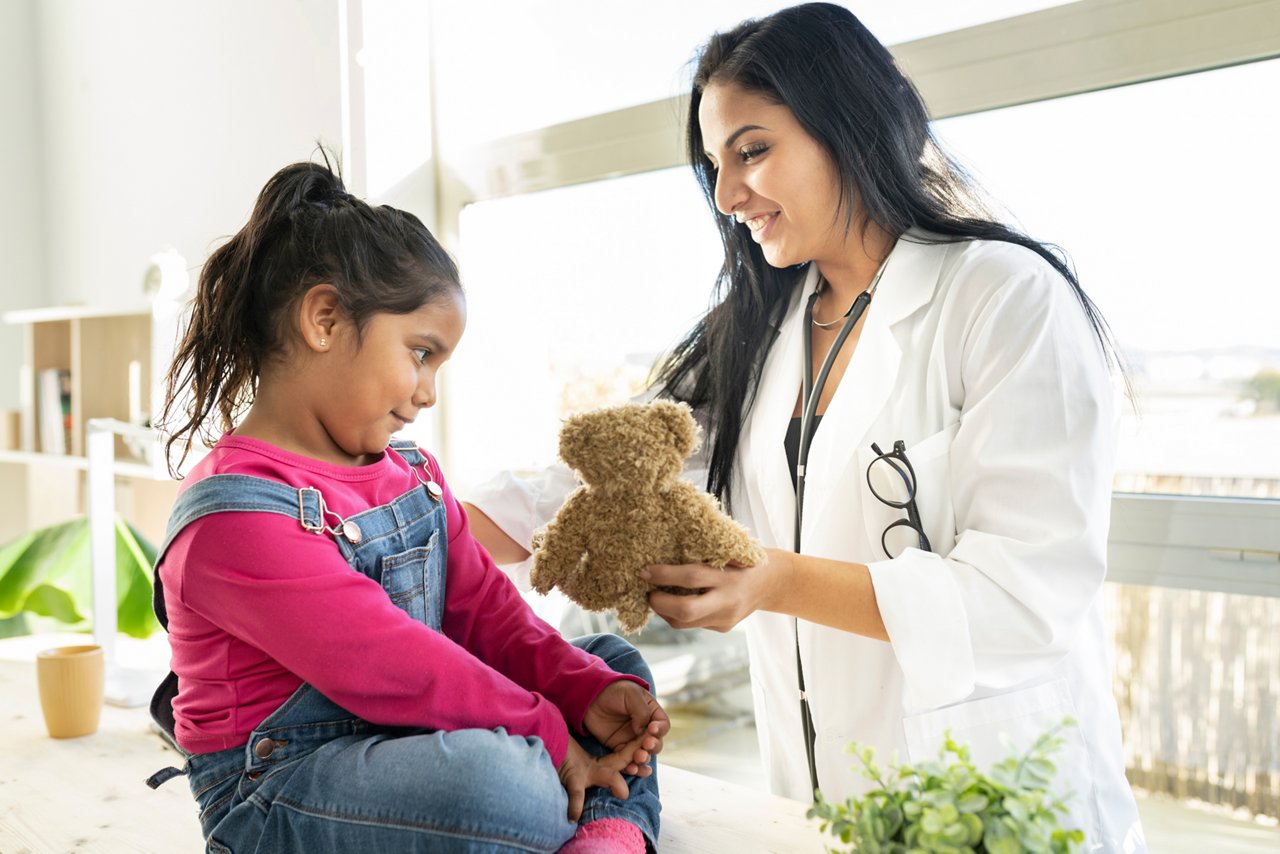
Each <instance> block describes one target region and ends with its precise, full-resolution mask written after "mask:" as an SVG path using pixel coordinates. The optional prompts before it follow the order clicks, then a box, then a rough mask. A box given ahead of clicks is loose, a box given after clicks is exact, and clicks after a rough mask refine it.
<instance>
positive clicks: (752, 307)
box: [655, 3, 1115, 504]
mask: <svg viewBox="0 0 1280 854" xmlns="http://www.w3.org/2000/svg"><path fill="white" fill-rule="evenodd" d="M712 83H719V84H732V85H735V86H738V87H740V88H742V89H746V90H748V91H751V92H753V93H755V94H757V95H760V96H763V97H765V98H767V99H769V100H771V101H773V102H775V103H778V104H781V105H784V106H786V107H787V108H788V109H789V110H791V112H792V113H793V114H794V115H795V117H796V119H797V120H798V121H799V123H800V124H801V126H803V128H804V129H805V131H806V132H807V133H808V134H809V135H810V136H811V137H813V138H814V139H815V140H817V141H818V143H819V144H821V145H822V147H823V148H824V149H825V150H826V152H827V154H828V155H829V156H830V157H831V159H832V161H833V162H834V164H835V167H836V170H837V172H838V174H839V176H840V201H841V204H842V209H843V211H844V214H845V230H846V233H847V232H848V231H849V230H851V229H852V228H853V226H854V225H855V223H854V221H853V215H854V204H853V201H854V200H855V199H856V200H858V201H860V202H861V205H862V211H863V212H864V214H865V216H866V220H865V221H864V222H863V223H862V224H861V227H862V230H863V233H864V234H865V233H866V230H867V228H869V227H870V225H871V224H875V225H876V226H878V227H880V228H881V229H883V230H884V231H885V232H887V233H889V234H890V235H893V236H898V235H901V234H903V233H904V232H906V231H907V230H908V229H912V228H916V229H921V230H923V231H926V232H930V233H931V234H932V235H934V236H932V237H929V236H922V237H921V238H920V239H921V240H923V241H928V242H941V243H954V242H959V241H966V240H1001V241H1005V242H1008V243H1016V244H1018V245H1020V246H1025V247H1026V248H1028V249H1030V250H1032V251H1034V252H1035V253H1036V254H1038V255H1040V256H1041V257H1042V258H1044V259H1045V260H1046V261H1047V262H1048V263H1049V264H1051V265H1052V266H1053V268H1054V269H1055V270H1057V271H1058V272H1059V273H1060V274H1062V277H1063V278H1064V279H1065V280H1066V282H1067V284H1069V285H1070V287H1071V288H1072V289H1073V290H1074V291H1075V294H1076V297H1077V298H1078V299H1079V301H1080V304H1081V306H1083V308H1084V311H1085V314H1086V315H1087V316H1088V319H1089V322H1090V323H1091V324H1092V326H1093V329H1094V331H1095V333H1096V334H1097V336H1098V340H1099V342H1100V343H1101V344H1102V347H1103V350H1104V352H1105V353H1106V354H1107V358H1108V360H1109V361H1110V360H1111V359H1112V358H1113V356H1114V352H1115V351H1114V347H1113V346H1112V345H1111V335H1110V331H1109V330H1108V328H1107V326H1106V322H1105V321H1104V320H1103V318H1102V315H1101V314H1100V313H1099V311H1098V309H1097V308H1096V307H1095V306H1094V304H1093V302H1092V301H1091V300H1090V299H1089V298H1088V297H1087V296H1086V295H1085V293H1084V291H1083V290H1082V289H1081V288H1080V284H1079V282H1078V281H1077V279H1076V276H1075V273H1074V272H1073V271H1072V269H1071V267H1070V266H1069V265H1068V263H1067V262H1066V261H1065V260H1064V258H1063V257H1061V256H1060V254H1059V250H1057V249H1056V247H1048V246H1046V245H1044V244H1042V243H1040V242H1038V241H1036V240H1033V239H1031V238H1030V237H1028V236H1027V235H1025V234H1022V233H1021V232H1019V231H1017V230H1015V229H1013V228H1011V227H1009V226H1008V225H1005V224H1003V223H1001V222H999V221H998V220H997V219H996V217H995V216H994V215H993V214H992V213H991V212H990V210H989V209H988V207H987V206H986V205H985V204H984V203H983V201H982V198H981V196H980V194H979V192H978V190H977V189H976V188H975V187H974V185H973V183H972V181H971V179H970V178H969V176H968V175H967V173H966V172H965V171H964V169H963V168H962V167H961V166H960V165H959V164H958V163H957V162H956V161H955V160H953V159H952V157H951V156H950V155H949V154H947V153H946V152H945V151H944V150H943V149H942V147H941V146H940V145H939V143H938V141H937V140H936V139H935V137H934V136H933V132H932V130H931V129H930V126H929V115H928V112H927V111H926V110H925V106H924V102H923V100H922V99H921V98H920V94H919V93H918V92H917V91H916V89H915V87H914V86H913V85H912V84H911V81H909V80H908V79H907V78H906V77H905V76H904V75H903V74H902V72H901V71H900V70H899V69H898V66H897V65H896V63H895V62H894V59H893V55H892V54H890V53H889V51H888V49H887V48H885V46H884V45H882V44H881V43H880V42H879V41H877V40H876V38H875V37H874V36H873V35H871V33H870V32H868V31H867V29H866V28H865V27H864V26H863V25H862V24H861V23H860V22H859V21H858V19H857V18H856V17H854V15H853V14H852V13H851V12H849V11H848V10H847V9H844V8H841V7H840V6H835V5H832V4H830V3H806V4H804V5H800V6H794V7H792V8H789V9H784V10H782V11H780V12H777V13H775V14H773V15H769V16H768V17H765V18H760V19H758V20H747V21H744V22H742V23H741V24H739V25H738V26H737V27H735V28H734V29H732V30H730V31H728V32H725V33H716V34H715V35H713V36H712V37H711V38H710V40H709V41H708V42H707V43H706V44H705V45H704V46H703V47H702V49H701V51H700V53H699V55H698V58H697V66H696V69H695V71H694V77H693V86H692V93H691V96H690V99H689V124H688V135H687V144H688V153H689V162H690V163H691V164H692V166H693V172H694V175H695V176H696V177H697V179H698V183H699V184H701V186H702V190H703V194H704V195H705V196H706V199H707V202H708V204H710V206H711V210H712V213H713V214H714V215H715V218H716V224H717V227H718V228H719V230H720V237H721V240H722V242H723V243H724V265H723V266H722V267H721V269H720V274H719V276H718V278H717V281H716V288H715V294H714V301H715V303H716V304H715V306H714V308H712V309H711V311H710V312H708V313H707V315H706V316H705V317H704V318H703V319H702V320H701V321H699V322H698V324H697V325H696V326H694V328H693V329H692V330H691V331H690V332H689V333H688V334H687V335H686V337H685V338H684V339H683V340H682V341H681V342H680V343H679V344H677V345H676V347H675V348H674V350H673V351H672V352H671V354H670V355H669V356H668V357H667V359H666V360H665V361H664V362H663V364H662V365H661V366H660V367H659V369H658V372H657V376H656V379H655V384H656V385H658V386H659V388H660V389H661V391H662V393H664V394H666V395H669V396H671V397H674V398H676V399H677V400H683V401H686V402H688V403H689V404H691V405H692V406H694V407H702V408H704V409H705V410H706V411H707V417H708V419H709V425H708V431H709V433H710V436H711V439H710V441H711V449H710V461H709V471H708V475H707V489H708V490H709V491H711V492H712V493H714V494H716V495H718V496H719V497H720V498H721V499H722V500H723V501H724V502H725V503H726V504H728V503H729V501H730V495H729V491H730V486H731V479H732V473H733V463H734V459H735V456H736V454H737V449H738V442H739V440H740V438H741V434H742V427H743V423H744V422H745V420H746V416H747V413H748V412H749V411H750V408H751V406H752V403H753V402H754V398H755V392H756V386H757V383H758V382H759V379H760V371H761V368H762V366H763V363H764V360H765V356H766V354H767V353H768V351H769V347H770V346H771V344H772V340H773V335H772V332H773V328H772V327H773V325H775V324H776V323H777V322H779V321H780V319H781V316H782V313H783V312H784V310H785V307H786V305H787V302H788V298H789V296H790V294H791V292H792V288H793V286H794V285H795V284H796V283H797V282H799V281H800V279H801V278H802V277H803V276H804V275H805V270H804V269H803V268H797V267H790V268H786V269H777V268H774V267H770V266H769V264H768V263H767V262H766V261H765V259H764V255H763V254H762V252H761V250H760V247H759V246H758V245H757V244H756V243H755V242H754V241H753V240H752V239H751V237H750V235H749V232H748V229H747V227H746V226H745V225H741V224H738V223H736V222H735V221H734V220H733V218H732V217H725V216H721V215H720V214H719V212H718V211H717V210H716V202H715V188H716V169H715V167H714V166H713V165H712V163H711V161H710V160H709V159H708V158H707V155H706V151H705V149H704V146H703V141H702V129H701V127H700V125H699V123H698V107H699V105H700V104H701V102H702V94H703V92H704V91H705V90H706V88H707V86H709V85H710V84H712Z"/></svg>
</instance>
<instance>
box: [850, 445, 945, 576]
mask: <svg viewBox="0 0 1280 854" xmlns="http://www.w3.org/2000/svg"><path fill="white" fill-rule="evenodd" d="M959 429H960V422H958V421H957V422H955V423H953V424H949V425H948V426H946V427H944V428H943V429H941V430H939V431H938V432H936V433H932V434H930V435H928V436H926V437H924V438H923V439H920V440H919V441H916V442H907V443H905V444H906V447H905V451H904V453H905V454H906V457H907V460H908V461H909V462H910V463H911V470H912V472H914V473H915V487H916V491H915V497H916V507H917V508H918V509H919V511H920V521H921V522H922V523H923V525H924V532H925V534H926V535H927V536H928V538H929V545H930V547H931V549H930V550H931V551H933V552H935V553H936V554H940V555H943V556H945V555H948V554H950V553H951V549H952V547H953V546H954V545H955V533H956V532H955V513H954V511H953V510H952V505H951V483H950V479H951V471H950V470H951V443H952V441H953V440H954V439H955V437H956V432H957V431H958V430H959ZM895 438H897V437H892V436H888V435H885V436H884V437H882V438H878V439H875V441H876V444H878V445H879V446H880V450H882V451H885V452H891V451H892V450H893V444H894V441H895ZM875 459H876V452H875V451H873V450H872V449H871V447H870V443H868V445H867V446H866V447H863V448H859V449H858V453H857V464H858V476H859V477H860V478H861V479H862V481H861V486H862V491H863V503H862V506H863V514H862V519H863V524H864V526H865V528H866V536H867V542H868V543H870V544H871V547H872V551H873V554H872V555H870V556H869V559H870V560H884V559H885V558H886V557H888V556H889V555H886V554H885V552H884V549H883V547H882V538H881V535H882V534H883V533H884V531H885V529H886V528H888V527H889V526H890V525H892V524H893V523H894V522H897V521H898V520H900V519H906V518H907V511H906V510H905V509H902V508H898V507H893V506H891V505H889V504H886V503H884V502H883V501H880V500H879V499H877V498H876V496H875V494H874V493H873V492H872V490H871V484H872V483H874V484H875V485H876V490H877V491H878V492H880V493H881V494H882V495H885V496H886V497H891V496H892V495H893V493H894V491H895V490H897V491H899V492H900V491H901V490H902V488H903V487H902V482H901V480H895V475H893V473H892V472H893V470H892V469H890V468H888V467H886V466H885V465H884V464H880V465H877V466H876V468H875V469H870V466H871V464H872V463H873V462H874V461H875ZM869 470H870V475H868V471H869ZM869 480H870V482H869ZM900 497H901V498H905V494H903V495H901V496H900ZM899 533H905V532H904V531H899ZM908 541H909V538H908ZM890 545H891V546H892V545H893V543H890ZM899 553H900V552H899ZM894 556H895V557H896V556H897V554H895V555H894Z"/></svg>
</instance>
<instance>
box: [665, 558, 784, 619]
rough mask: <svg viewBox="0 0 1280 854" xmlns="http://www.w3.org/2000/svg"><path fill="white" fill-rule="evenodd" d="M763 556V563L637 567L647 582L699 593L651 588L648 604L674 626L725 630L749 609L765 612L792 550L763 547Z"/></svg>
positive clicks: (747, 614) (744, 617)
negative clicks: (683, 592) (753, 564)
mask: <svg viewBox="0 0 1280 854" xmlns="http://www.w3.org/2000/svg"><path fill="white" fill-rule="evenodd" d="M765 554H766V558H765V561H764V563H761V564H758V565H757V566H746V567H739V566H734V565H732V564H730V565H729V566H727V567H725V568H724V569H719V568H717V567H714V566H706V565H704V564H683V565H680V566H667V565H654V566H647V567H645V568H644V569H643V570H641V571H640V577H641V578H643V579H644V580H645V581H648V582H649V583H651V584H654V585H657V586H659V587H685V588H688V589H690V590H701V591H703V592H702V593H698V594H695V595H689V596H682V595H679V594H675V593H663V592H662V591H660V590H654V591H652V592H650V593H649V606H650V607H651V608H653V610H654V611H655V612H656V613H657V614H658V616H660V617H662V619H664V620H666V621H667V622H668V623H669V624H670V625H671V627H672V628H676V629H692V628H703V629H713V630H715V631H717V632H727V631H729V629H732V628H733V627H734V626H736V625H738V623H740V622H742V621H743V620H744V619H746V618H747V617H748V616H750V615H751V614H752V613H753V612H755V611H767V610H769V608H768V605H769V603H770V602H771V601H772V598H773V595H774V590H775V589H776V585H777V584H778V582H779V579H781V578H782V577H783V576H784V575H785V573H786V566H787V561H788V560H789V559H790V558H791V557H792V554H791V552H787V551H783V550H781V549H766V550H765Z"/></svg>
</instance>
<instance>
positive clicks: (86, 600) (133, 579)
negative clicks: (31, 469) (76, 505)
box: [0, 517, 159, 637]
mask: <svg viewBox="0 0 1280 854" xmlns="http://www.w3.org/2000/svg"><path fill="white" fill-rule="evenodd" d="M115 533H116V549H115V554H116V597H117V598H116V606H117V620H118V626H119V629H120V631H122V632H125V633H127V634H130V635H133V636H134V637H147V636H148V635H151V634H153V633H154V632H155V631H156V630H157V629H159V623H157V622H156V619H155V616H154V615H153V614H152V613H151V567H152V564H153V561H154V560H155V556H156V550H155V548H154V547H153V546H151V544H150V543H147V542H146V540H145V539H144V538H143V537H141V536H140V535H139V534H138V532H137V531H136V530H135V529H133V528H132V527H130V526H129V525H128V524H127V523H124V522H123V521H120V520H117V522H116V532H115ZM90 565H91V564H90V544H89V523H88V520H87V519H85V518H83V517H82V518H79V519H73V520H71V521H70V522H63V523H61V524H58V525H52V526H50V527H48V528H42V529H40V530H39V531H33V532H30V533H28V534H24V535H23V536H21V537H18V538H17V539H15V540H14V541H12V542H10V543H8V544H6V545H4V546H3V547H0V620H6V619H9V618H12V617H15V616H17V615H19V614H22V613H30V614H38V615H42V616H47V617H52V618H54V619H56V620H58V621H60V622H64V623H67V624H69V625H74V626H75V627H76V628H87V626H86V625H83V624H84V623H85V622H86V621H87V620H88V615H89V614H90V612H91V610H92V609H91V603H92V601H93V579H92V573H91V570H90Z"/></svg>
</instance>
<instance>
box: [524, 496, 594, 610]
mask: <svg viewBox="0 0 1280 854" xmlns="http://www.w3.org/2000/svg"><path fill="white" fill-rule="evenodd" d="M566 510H569V507H568V506H567V505H566V507H564V508H563V509H562V510H561V512H560V513H559V514H558V515H557V516H556V518H555V521H553V522H552V523H551V524H550V525H548V526H547V527H546V529H544V530H543V531H542V532H540V533H539V536H538V540H537V551H536V552H535V553H534V558H533V568H532V569H531V570H530V572H529V581H530V583H531V584H532V585H533V589H534V590H537V591H538V592H539V593H542V594H546V593H549V592H550V591H551V588H552V587H555V586H557V585H563V583H564V580H565V579H566V578H568V576H569V573H570V572H571V571H572V570H573V569H574V568H575V567H577V566H578V563H579V562H580V561H581V560H582V554H583V552H585V551H586V546H587V544H586V538H585V536H584V535H583V533H582V532H581V531H580V530H579V526H577V525H575V524H574V521H573V520H574V518H575V515H576V514H574V513H566V512H565V511H566Z"/></svg>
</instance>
